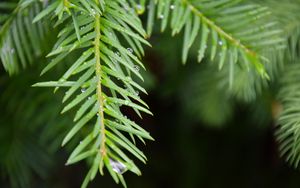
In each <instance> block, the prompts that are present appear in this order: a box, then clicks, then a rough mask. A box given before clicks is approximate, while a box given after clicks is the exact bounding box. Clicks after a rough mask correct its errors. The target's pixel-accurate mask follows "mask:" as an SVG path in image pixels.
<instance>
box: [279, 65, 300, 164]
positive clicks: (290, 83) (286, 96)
mask: <svg viewBox="0 0 300 188" xmlns="http://www.w3.org/2000/svg"><path fill="white" fill-rule="evenodd" d="M299 71H300V66H299V64H290V65H288V66H286V68H285V71H284V72H285V73H284V75H283V76H282V78H281V80H280V83H281V88H280V90H279V93H278V99H279V101H280V102H281V105H282V108H281V110H282V111H281V113H280V114H279V118H278V124H279V125H278V130H277V133H276V137H277V140H278V142H279V143H280V146H279V149H280V152H281V155H282V156H285V158H286V161H288V162H289V163H290V164H291V165H293V166H294V167H295V168H296V167H298V164H299V161H300V149H299V144H300V139H299V138H300V137H299V136H300V129H299V127H300V126H299V125H300V123H299V114H300V107H299V105H300V99H299V97H300V96H299V94H300V87H299V84H298V83H299V80H300V77H299V76H298V75H299Z"/></svg>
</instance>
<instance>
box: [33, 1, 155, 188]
mask: <svg viewBox="0 0 300 188" xmlns="http://www.w3.org/2000/svg"><path fill="white" fill-rule="evenodd" d="M123 6H128V4H127V2H126V1H124V0H118V1H109V3H107V2H104V1H95V2H92V1H86V0H79V1H72V3H70V2H67V1H64V2H63V3H62V2H60V1H54V2H53V3H52V4H51V5H49V6H48V7H47V8H46V9H44V10H43V11H42V12H41V13H40V14H39V15H37V16H36V17H35V19H34V21H35V22H37V21H39V20H40V19H43V18H45V17H48V16H50V17H53V14H55V15H56V17H57V25H59V24H60V25H63V26H64V27H62V28H63V30H61V31H60V33H59V34H58V36H59V39H58V41H57V43H56V44H55V45H54V49H53V50H52V52H50V53H49V54H48V57H54V58H53V59H52V61H51V62H50V63H49V64H48V65H47V66H46V67H45V68H44V70H43V71H42V74H45V73H46V72H48V71H49V70H51V69H53V67H55V66H56V65H57V64H58V63H60V62H62V61H63V59H64V58H65V57H67V56H68V55H70V54H72V55H73V52H75V51H76V53H77V54H80V55H79V57H78V59H77V61H76V62H74V63H73V64H72V65H71V66H70V67H69V69H68V70H67V71H66V72H65V74H64V75H63V76H62V77H61V78H60V79H59V80H58V81H50V82H42V83H37V84H35V86H45V87H49V86H52V87H56V88H57V89H58V88H60V87H69V88H70V89H69V90H68V91H67V92H66V94H65V97H64V99H63V101H64V102H65V101H67V100H69V99H70V98H71V97H73V96H75V97H73V99H72V100H71V101H70V102H69V103H68V104H67V105H66V106H65V108H64V109H63V111H62V113H65V112H67V111H69V110H71V109H73V108H74V107H75V106H80V107H79V109H78V111H77V113H76V115H75V118H74V120H75V121H76V122H77V123H76V124H75V125H74V127H73V128H72V129H71V130H70V132H69V133H68V134H67V135H66V137H65V139H64V141H63V145H65V144H67V143H68V142H69V141H70V140H71V139H73V137H74V136H75V135H76V134H78V132H80V131H81V130H82V129H83V127H87V129H88V130H89V134H87V135H86V137H85V138H84V139H83V141H82V142H81V143H79V145H78V146H77V147H76V148H75V149H74V151H73V152H72V154H71V155H70V157H69V159H68V162H67V164H73V163H76V162H78V161H81V160H84V159H87V158H91V159H92V161H93V163H92V165H91V168H90V170H89V172H88V174H87V176H86V178H85V180H84V181H83V184H82V187H86V186H87V184H88V182H89V181H91V180H93V179H94V177H95V176H96V174H97V170H98V169H99V171H100V173H101V174H103V173H104V171H103V167H104V166H105V167H106V168H107V170H108V172H109V173H110V174H111V176H112V177H113V179H114V180H115V181H116V182H117V183H118V182H119V181H120V182H121V183H122V184H123V185H124V186H126V184H125V181H124V179H123V176H122V173H124V172H125V171H126V170H130V171H132V172H134V173H136V174H138V175H139V174H140V171H139V169H138V168H137V166H136V165H135V164H134V163H133V161H132V160H131V159H130V158H129V157H128V156H127V154H126V153H125V152H124V151H123V150H127V152H128V153H131V154H132V155H134V156H135V157H136V158H138V159H139V160H141V161H142V162H146V157H145V155H144V154H143V153H142V152H141V151H140V150H139V149H138V148H137V147H136V146H135V145H134V143H135V139H134V137H137V138H138V139H140V140H141V141H143V142H144V139H150V140H152V137H151V136H150V135H149V133H147V132H146V131H145V130H144V129H142V128H141V127H140V126H139V125H137V124H136V123H135V122H133V121H131V120H130V119H128V118H127V117H125V116H124V115H123V114H122V112H121V107H122V106H123V105H125V106H129V107H131V108H133V110H134V111H135V112H136V113H137V115H139V116H141V114H140V112H145V113H148V114H152V113H151V112H150V111H149V110H148V106H147V105H146V103H145V102H144V101H142V100H141V99H140V97H139V96H138V95H137V94H136V93H137V91H136V89H137V90H140V91H141V92H144V93H146V91H145V90H144V89H143V88H142V87H141V86H140V85H138V84H137V83H136V82H135V81H134V80H135V79H136V78H139V79H142V76H141V74H140V73H139V71H138V69H139V66H141V67H142V68H144V66H143V64H142V63H141V62H140V60H139V58H138V57H137V56H136V55H135V53H136V54H143V50H142V47H141V44H142V43H144V44H146V45H149V44H148V42H147V41H145V39H143V37H145V36H146V33H145V31H144V30H143V28H142V25H141V23H140V20H139V18H138V17H137V15H136V13H134V12H131V13H132V14H128V12H127V11H126V10H124V9H123ZM64 12H66V13H64ZM121 37H123V39H125V41H127V44H128V45H129V46H130V47H129V48H126V47H123V45H124V43H121ZM132 49H137V51H133V50H132ZM131 73H132V74H133V75H131ZM93 75H94V76H93ZM72 78H75V79H76V78H77V80H72ZM124 84H125V88H123V87H122V86H119V85H124ZM78 90H81V93H80V94H76V91H78ZM76 95H77V96H76ZM94 119H96V123H95V124H94V126H93V129H91V124H92V123H91V122H92V121H93V120H94ZM124 133H126V134H128V135H129V136H130V137H131V139H132V141H130V140H129V139H127V137H126V136H125V135H124Z"/></svg>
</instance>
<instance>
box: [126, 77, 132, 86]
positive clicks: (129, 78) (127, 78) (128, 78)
mask: <svg viewBox="0 0 300 188" xmlns="http://www.w3.org/2000/svg"><path fill="white" fill-rule="evenodd" d="M126 81H131V77H130V76H126ZM125 87H126V86H125Z"/></svg>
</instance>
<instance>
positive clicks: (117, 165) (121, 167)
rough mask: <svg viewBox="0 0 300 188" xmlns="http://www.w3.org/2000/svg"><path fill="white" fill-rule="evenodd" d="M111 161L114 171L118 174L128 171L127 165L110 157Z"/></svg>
mask: <svg viewBox="0 0 300 188" xmlns="http://www.w3.org/2000/svg"><path fill="white" fill-rule="evenodd" d="M109 163H110V165H111V167H112V169H113V171H115V172H116V173H118V174H123V173H124V172H125V171H126V166H125V165H124V164H123V163H121V162H119V161H115V160H113V159H109Z"/></svg>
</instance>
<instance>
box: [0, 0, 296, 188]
mask: <svg viewBox="0 0 300 188" xmlns="http://www.w3.org/2000/svg"><path fill="white" fill-rule="evenodd" d="M268 2H270V3H261V2H255V1H240V0H219V1H215V0H137V1H135V0H44V1H38V0H20V1H19V2H13V1H5V2H1V3H0V9H1V13H0V24H1V27H0V57H1V62H2V64H3V67H4V68H5V70H6V71H7V72H8V73H9V74H16V73H18V72H19V71H20V69H21V67H22V68H25V67H27V66H28V65H29V64H32V63H33V62H37V61H38V58H39V57H41V56H43V55H44V54H45V53H46V54H47V55H46V56H47V58H48V60H49V62H48V63H47V65H46V66H45V67H44V69H43V70H42V73H41V74H42V75H44V74H46V73H48V72H51V71H54V70H55V68H57V67H58V66H59V65H60V64H63V62H64V61H65V60H66V59H67V58H68V57H70V56H72V57H76V60H75V61H74V62H72V64H71V65H68V66H66V68H65V72H64V74H63V75H61V76H60V77H59V78H57V80H50V81H45V82H39V83H36V84H34V86H35V87H54V88H55V89H54V91H57V90H58V89H61V90H64V91H65V95H64V97H63V104H64V108H63V110H62V113H65V112H68V111H75V112H76V113H75V117H74V125H73V126H72V128H71V129H70V130H69V132H68V133H67V134H66V135H65V137H64V139H63V141H62V145H63V146H65V145H66V144H68V143H69V142H71V141H72V140H76V138H78V137H79V135H82V133H85V134H84V136H83V140H82V141H80V142H77V141H76V142H77V144H76V147H75V148H74V150H73V152H72V153H71V155H70V157H69V159H68V160H67V163H66V164H67V165H69V164H74V163H77V162H79V161H82V160H88V161H91V163H90V165H89V171H88V173H87V175H86V177H85V179H84V180H83V184H82V187H86V186H87V185H88V183H89V182H90V181H92V180H93V179H94V178H95V176H96V175H97V173H98V171H99V172H100V174H102V175H103V174H104V172H105V171H104V169H105V168H106V169H107V172H108V173H109V174H110V175H111V176H112V178H113V179H114V180H115V182H116V183H119V182H120V183H121V184H123V186H124V187H126V183H125V180H124V177H123V175H122V174H123V173H124V172H125V171H131V172H133V173H135V174H137V175H141V171H140V170H139V168H138V167H137V166H136V164H135V163H134V161H133V159H132V156H134V157H135V158H137V159H138V160H140V161H142V162H144V163H146V160H147V159H146V156H145V155H144V154H143V152H142V151H141V150H140V149H139V148H138V147H137V146H136V145H135V143H136V141H137V140H140V141H142V142H145V139H147V140H153V138H152V137H151V136H150V134H149V133H148V132H147V131H146V130H144V129H143V128H142V127H141V126H140V125H138V124H137V123H135V122H134V121H132V120H131V119H129V118H127V117H126V116H124V115H123V113H122V108H123V107H124V106H127V107H130V108H132V109H133V110H134V111H135V112H136V114H137V115H138V116H140V117H142V114H141V113H146V114H150V115H152V112H150V110H149V107H148V105H147V104H146V103H145V102H144V101H143V100H142V99H141V98H140V96H139V93H144V94H147V92H146V91H145V89H144V88H143V87H142V86H141V85H140V84H139V81H143V77H142V74H141V73H140V71H139V70H140V69H145V66H144V64H143V63H142V61H141V58H142V57H143V55H144V49H143V46H151V45H150V44H149V42H148V41H147V40H146V39H147V38H149V37H150V36H151V34H152V33H153V28H154V27H155V25H156V23H157V22H158V21H160V23H161V24H160V30H161V31H162V32H163V31H165V30H166V29H167V28H168V27H169V28H170V30H171V34H172V35H173V36H174V35H176V34H179V33H182V35H183V47H182V59H181V61H182V62H183V63H185V62H186V61H187V59H188V54H189V53H192V48H195V49H197V60H198V62H201V61H203V60H204V59H206V60H208V61H210V62H212V63H214V62H215V64H216V66H217V68H218V69H219V70H221V71H220V72H217V71H213V73H214V74H215V75H216V77H217V81H216V82H218V83H217V84H216V85H218V86H219V85H220V86H221V87H220V88H221V89H220V88H218V89H219V90H222V91H223V90H226V91H229V93H230V95H232V96H234V97H235V98H241V99H244V100H245V101H251V100H253V99H255V98H256V97H257V96H258V95H259V94H260V93H261V91H262V90H263V88H266V87H268V82H267V80H268V79H273V78H275V77H276V76H278V74H279V72H280V71H277V69H278V67H281V68H282V67H283V65H282V62H283V61H282V59H284V58H285V56H286V55H285V53H286V49H288V50H289V52H291V53H293V54H297V50H295V49H296V48H297V47H298V44H299V43H298V42H297V41H298V39H299V32H296V34H298V35H296V34H295V35H293V34H294V32H293V31H294V28H296V29H297V28H298V26H295V27H292V28H291V27H289V25H288V23H286V22H285V21H286V19H283V20H281V19H279V17H280V18H282V17H281V16H276V15H277V14H276V13H277V12H279V11H276V9H275V8H274V6H275V5H274V4H272V3H271V1H268ZM273 2H274V1H273ZM298 5H299V3H298ZM2 10H3V11H2ZM144 13H145V14H146V15H147V23H146V24H145V27H146V30H144V27H143V25H142V21H141V18H140V17H139V15H140V14H144ZM274 15H275V16H274ZM279 23H280V24H282V23H286V24H285V25H286V27H284V28H282V27H281V26H280V24H279ZM285 29H289V31H290V32H289V33H290V35H293V36H291V37H290V36H288V37H284V33H283V31H285ZM298 30H299V29H298ZM53 35H55V36H54V37H57V38H56V39H53V38H51V37H50V36H52V37H53ZM51 41H54V43H55V44H54V45H53V46H51V48H52V49H50V48H49V45H50V44H51ZM279 52H280V53H279ZM275 54H276V55H275ZM293 57H295V58H297V56H296V55H294V56H293ZM295 58H293V59H295ZM289 60H291V59H289ZM282 69H283V68H282ZM212 70H215V69H212ZM285 70H287V71H288V74H286V75H285V77H284V78H282V83H283V84H284V85H283V87H281V89H280V92H279V98H280V100H282V101H283V112H282V114H281V116H280V118H279V124H280V125H281V126H280V128H279V131H278V140H279V141H280V143H281V144H282V145H281V148H282V154H284V155H287V159H288V160H289V161H291V162H293V163H294V164H295V166H297V165H298V162H299V160H300V157H299V156H300V151H299V138H298V137H299V130H298V129H297V127H298V120H297V116H298V114H299V109H298V107H297V106H296V104H298V102H296V103H295V101H297V100H298V99H297V92H291V91H297V89H298V88H299V87H298V86H297V85H296V82H297V80H295V77H294V76H295V74H296V73H297V70H298V66H295V67H293V66H291V68H287V69H285ZM217 74H219V75H217ZM224 75H225V76H224ZM199 77H201V75H199ZM226 77H227V78H226ZM204 83H205V82H204ZM228 85H229V86H230V87H229V88H230V89H229V90H228V89H227V86H228ZM204 92H205V91H204ZM227 96H228V95H226V98H227ZM200 101H203V100H200ZM207 104H208V105H210V103H207ZM224 106H226V108H230V105H227V104H225V105H224ZM212 109H213V108H212ZM203 113H204V114H205V112H203ZM222 119H226V117H224V118H222ZM220 121H221V120H220ZM218 124H219V122H218ZM83 130H85V131H83ZM86 130H88V131H86Z"/></svg>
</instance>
